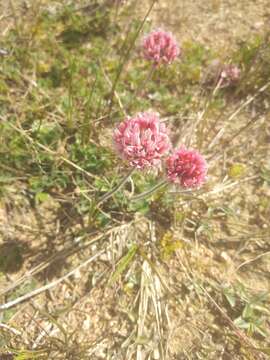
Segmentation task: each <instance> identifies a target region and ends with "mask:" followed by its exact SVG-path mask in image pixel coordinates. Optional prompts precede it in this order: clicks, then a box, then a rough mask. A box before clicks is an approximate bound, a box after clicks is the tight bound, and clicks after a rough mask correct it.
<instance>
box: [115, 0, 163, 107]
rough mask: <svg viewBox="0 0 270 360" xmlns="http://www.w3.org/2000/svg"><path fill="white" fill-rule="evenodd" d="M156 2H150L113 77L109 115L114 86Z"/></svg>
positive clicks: (155, 0) (154, 0)
mask: <svg viewBox="0 0 270 360" xmlns="http://www.w3.org/2000/svg"><path fill="white" fill-rule="evenodd" d="M156 2H157V0H153V1H152V4H151V5H150V7H149V9H148V11H147V13H146V15H145V17H144V18H143V20H142V22H141V23H140V26H139V28H138V30H137V31H136V33H135V35H134V36H133V39H132V41H131V44H130V46H129V47H128V49H127V52H126V53H125V55H124V58H123V61H122V63H121V64H120V65H119V68H118V71H117V74H116V77H115V80H114V83H113V86H112V89H111V95H110V108H109V113H111V111H112V106H113V100H114V94H115V90H116V85H117V83H118V80H119V78H120V76H121V73H122V71H123V69H124V66H125V64H126V63H127V61H128V59H129V55H130V53H131V50H132V49H133V47H134V45H135V42H136V39H137V37H138V36H139V34H140V32H141V30H142V28H143V26H144V23H145V22H146V19H147V18H148V16H149V14H150V12H151V11H152V9H153V7H154V5H155V3H156Z"/></svg>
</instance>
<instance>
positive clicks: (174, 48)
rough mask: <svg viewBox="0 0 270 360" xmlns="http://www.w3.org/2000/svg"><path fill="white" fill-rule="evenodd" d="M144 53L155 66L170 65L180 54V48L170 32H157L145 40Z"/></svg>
mask: <svg viewBox="0 0 270 360" xmlns="http://www.w3.org/2000/svg"><path fill="white" fill-rule="evenodd" d="M142 47H143V53H144V56H145V58H146V59H148V60H151V61H153V62H154V63H155V65H160V64H162V63H163V64H170V63H171V62H173V61H174V60H175V58H176V57H177V56H178V55H179V54H180V49H179V46H178V45H177V42H176V40H175V38H174V36H173V35H172V34H171V33H170V32H166V31H163V30H160V29H159V30H155V31H153V32H151V33H150V34H148V35H147V36H146V37H145V38H144V40H143V44H142Z"/></svg>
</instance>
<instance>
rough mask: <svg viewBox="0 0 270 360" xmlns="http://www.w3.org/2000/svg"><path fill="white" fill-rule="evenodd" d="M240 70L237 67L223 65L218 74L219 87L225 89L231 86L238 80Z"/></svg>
mask: <svg viewBox="0 0 270 360" xmlns="http://www.w3.org/2000/svg"><path fill="white" fill-rule="evenodd" d="M240 76H241V70H240V69H239V67H238V66H237V65H234V64H229V65H224V67H223V69H222V70H221V73H220V79H221V86H223V87H226V86H229V85H233V84H235V83H237V81H239V80H240Z"/></svg>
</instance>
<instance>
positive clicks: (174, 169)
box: [113, 112, 207, 188]
mask: <svg viewBox="0 0 270 360" xmlns="http://www.w3.org/2000/svg"><path fill="white" fill-rule="evenodd" d="M113 140H114V144H115V147H116V149H117V152H118V153H119V155H120V156H121V157H122V158H123V159H124V160H127V161H128V163H129V165H130V166H132V167H135V168H136V169H139V170H143V169H147V168H153V167H160V165H161V160H162V158H163V157H164V156H165V155H168V154H169V152H170V150H171V148H172V146H171V142H170V139H169V136H168V130H167V129H166V126H165V124H164V123H162V122H161V121H160V118H159V116H158V114H156V113H153V112H144V113H139V114H137V115H135V116H134V117H131V118H128V119H126V120H124V121H123V122H121V123H120V124H119V126H118V127H117V128H116V129H115V131H114V135H113ZM165 164H166V165H165V168H166V173H167V179H168V181H169V182H172V183H174V184H178V185H180V186H181V187H183V188H196V187H200V186H201V185H202V184H203V183H204V181H205V179H206V173H207V164H206V161H205V159H204V158H203V156H202V155H201V154H200V153H199V152H198V151H196V150H193V149H186V148H185V147H184V146H181V147H180V148H178V149H176V150H175V151H173V152H172V153H171V154H170V155H168V157H167V159H166V161H165Z"/></svg>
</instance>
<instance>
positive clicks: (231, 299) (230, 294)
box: [223, 288, 236, 308]
mask: <svg viewBox="0 0 270 360" xmlns="http://www.w3.org/2000/svg"><path fill="white" fill-rule="evenodd" d="M223 294H224V296H225V297H226V299H227V301H228V303H229V304H230V305H231V307H232V308H233V307H235V303H236V298H235V293H234V290H233V289H231V288H225V289H224V290H223Z"/></svg>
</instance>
